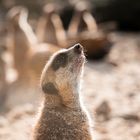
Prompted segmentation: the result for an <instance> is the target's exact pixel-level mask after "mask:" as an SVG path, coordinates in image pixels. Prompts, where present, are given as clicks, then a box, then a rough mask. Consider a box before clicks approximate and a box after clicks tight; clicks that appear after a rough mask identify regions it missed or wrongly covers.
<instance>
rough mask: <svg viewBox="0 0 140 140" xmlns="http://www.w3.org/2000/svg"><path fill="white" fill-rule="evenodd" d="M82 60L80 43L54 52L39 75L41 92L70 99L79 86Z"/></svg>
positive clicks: (83, 57)
mask: <svg viewBox="0 0 140 140" xmlns="http://www.w3.org/2000/svg"><path fill="white" fill-rule="evenodd" d="M84 62H85V56H84V53H83V47H82V46H81V45H80V44H76V45H74V46H72V47H71V48H69V49H63V50H60V51H58V52H56V53H55V54H54V55H53V56H52V57H51V59H50V61H49V62H48V63H47V64H46V66H45V68H44V70H43V72H42V75H41V88H42V90H43V92H44V93H45V94H47V95H48V94H49V95H53V96H54V95H60V96H61V97H62V98H63V99H64V100H66V99H68V98H71V99H70V100H72V98H74V94H76V93H77V92H78V90H79V88H80V87H79V86H80V77H81V75H82V69H83V68H82V67H83V65H84Z"/></svg>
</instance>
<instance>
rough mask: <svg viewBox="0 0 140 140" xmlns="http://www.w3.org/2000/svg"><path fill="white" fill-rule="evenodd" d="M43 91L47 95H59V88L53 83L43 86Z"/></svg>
mask: <svg viewBox="0 0 140 140" xmlns="http://www.w3.org/2000/svg"><path fill="white" fill-rule="evenodd" d="M42 90H43V92H45V93H48V94H53V95H57V94H58V92H59V91H58V90H57V88H56V87H55V86H54V84H53V83H51V82H49V83H46V84H44V85H43V86H42Z"/></svg>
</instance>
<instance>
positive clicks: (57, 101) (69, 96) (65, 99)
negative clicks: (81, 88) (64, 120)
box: [44, 92, 80, 109]
mask: <svg viewBox="0 0 140 140" xmlns="http://www.w3.org/2000/svg"><path fill="white" fill-rule="evenodd" d="M63 95H64V96H59V95H47V96H46V97H45V101H44V103H45V106H46V107H47V108H55V107H62V106H65V107H68V108H72V109H76V108H77V109H79V108H80V99H79V93H72V92H69V93H63Z"/></svg>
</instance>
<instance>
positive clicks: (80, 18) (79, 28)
mask: <svg viewBox="0 0 140 140" xmlns="http://www.w3.org/2000/svg"><path fill="white" fill-rule="evenodd" d="M86 30H88V31H89V32H97V31H98V26H97V23H96V20H95V18H94V17H93V16H92V14H91V13H90V10H89V6H88V5H87V4H86V3H85V2H78V4H77V5H76V7H75V13H74V15H73V17H72V20H71V22H70V25H69V28H68V35H69V36H74V35H77V34H79V33H81V32H84V31H86Z"/></svg>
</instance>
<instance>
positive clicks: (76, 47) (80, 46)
mask: <svg viewBox="0 0 140 140" xmlns="http://www.w3.org/2000/svg"><path fill="white" fill-rule="evenodd" d="M82 50H83V47H82V45H80V44H79V43H78V44H76V45H75V46H74V51H75V52H76V53H77V54H81V52H82Z"/></svg>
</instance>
